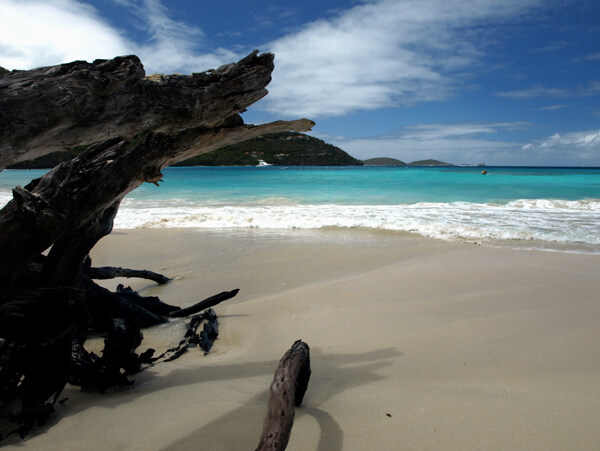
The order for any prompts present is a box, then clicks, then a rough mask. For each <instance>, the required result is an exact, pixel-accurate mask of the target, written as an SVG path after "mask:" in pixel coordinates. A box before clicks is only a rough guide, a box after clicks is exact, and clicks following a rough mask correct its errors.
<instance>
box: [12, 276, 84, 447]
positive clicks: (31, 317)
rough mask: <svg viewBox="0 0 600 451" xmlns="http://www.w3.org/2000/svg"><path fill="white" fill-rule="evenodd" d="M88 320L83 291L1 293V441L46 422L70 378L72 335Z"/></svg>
mask: <svg viewBox="0 0 600 451" xmlns="http://www.w3.org/2000/svg"><path fill="white" fill-rule="evenodd" d="M3 301H4V302H3ZM88 319H89V318H88V316H87V311H86V309H85V306H84V305H83V291H82V290H77V289H74V288H68V287H60V288H52V289H51V288H42V289H29V290H14V291H13V290H11V291H10V292H8V291H7V292H3V293H1V294H0V336H1V337H3V338H4V339H5V340H4V342H3V343H2V344H1V345H0V441H1V440H2V439H3V438H4V437H5V436H6V435H8V434H10V433H18V434H20V435H21V436H24V435H25V434H26V433H27V432H28V431H29V430H30V429H31V428H32V427H34V426H36V425H41V424H43V423H45V422H46V420H47V419H48V417H49V415H50V414H51V413H52V412H53V410H54V408H53V406H54V403H55V402H56V400H57V398H58V396H59V395H60V393H61V392H62V390H63V388H64V386H65V384H66V382H67V379H68V378H69V371H70V361H71V343H72V341H73V338H74V336H75V335H76V334H77V333H78V332H79V331H80V330H81V329H80V325H82V324H83V325H85V324H86V323H87V321H88Z"/></svg>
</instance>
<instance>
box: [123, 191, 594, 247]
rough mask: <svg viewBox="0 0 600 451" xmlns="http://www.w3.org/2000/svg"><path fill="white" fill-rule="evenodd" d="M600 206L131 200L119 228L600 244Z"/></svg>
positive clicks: (529, 202)
mask: <svg viewBox="0 0 600 451" xmlns="http://www.w3.org/2000/svg"><path fill="white" fill-rule="evenodd" d="M599 225H600V200H596V199H592V200H581V201H564V200H545V199H538V200H517V201H513V202H509V203H507V204H504V205H499V204H477V203H468V202H453V203H417V204H406V205H385V206H378V205H375V206H374V205H362V206H361V205H358V206H357V205H352V206H348V205H299V204H288V205H284V204H281V203H279V202H275V203H274V205H257V204H245V205H236V206H226V205H225V206H224V205H218V204H215V205H206V204H202V205H200V204H196V205H195V204H193V203H190V202H188V203H187V204H183V205H181V204H179V205H177V203H176V202H167V203H165V202H153V203H151V204H150V203H147V202H144V207H142V204H141V203H140V201H130V202H124V203H123V206H122V208H121V210H120V211H119V214H118V216H117V219H116V223H115V227H117V228H137V227H146V228H155V227H194V228H264V229H293V228H298V229H318V228H324V227H341V228H358V227H360V228H371V229H381V230H397V231H405V232H415V233H419V234H421V235H424V236H429V237H435V238H442V239H468V240H479V239H497V240H542V241H552V242H572V243H578V242H580V243H589V244H600V227H599Z"/></svg>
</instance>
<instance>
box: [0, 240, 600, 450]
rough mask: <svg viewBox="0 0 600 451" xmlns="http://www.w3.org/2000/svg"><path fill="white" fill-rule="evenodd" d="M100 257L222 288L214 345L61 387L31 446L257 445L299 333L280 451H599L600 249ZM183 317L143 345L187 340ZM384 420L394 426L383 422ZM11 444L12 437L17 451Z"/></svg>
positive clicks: (311, 247)
mask: <svg viewBox="0 0 600 451" xmlns="http://www.w3.org/2000/svg"><path fill="white" fill-rule="evenodd" d="M92 259H93V263H94V265H98V266H100V265H114V266H123V267H132V268H136V269H150V270H154V271H157V272H162V273H164V274H166V275H168V276H176V279H175V280H174V281H172V282H171V283H169V284H167V285H165V286H157V285H154V284H153V283H152V282H148V281H139V280H131V279H130V280H125V281H123V280H114V281H106V282H103V284H105V285H107V286H114V285H116V283H119V282H124V283H126V284H130V285H132V287H133V288H134V289H138V290H140V293H141V294H143V295H157V296H160V297H161V299H163V300H164V301H165V302H168V303H173V304H176V305H181V306H185V305H189V304H191V303H193V302H195V301H197V300H199V299H201V298H203V297H208V296H210V295H212V294H215V293H217V292H219V291H223V290H229V289H233V288H241V292H240V294H238V296H237V297H236V298H234V299H232V300H230V301H226V302H225V303H223V304H221V305H219V306H217V307H216V309H215V310H216V312H217V315H218V316H219V320H220V336H219V339H218V340H217V341H216V342H215V347H214V350H213V351H212V352H211V353H210V354H209V355H207V356H205V357H204V356H202V355H201V353H199V352H196V351H191V352H188V353H187V354H186V355H184V356H183V357H182V358H181V359H179V360H177V361H175V362H171V363H163V364H161V365H159V366H157V367H155V368H153V369H151V370H148V371H145V372H143V373H141V374H140V375H137V376H136V377H135V379H136V383H135V384H134V386H133V387H131V388H130V389H127V390H123V391H119V392H113V393H109V394H106V395H94V394H86V393H81V392H79V391H77V390H75V389H73V388H67V389H66V390H65V392H64V393H63V395H62V396H61V398H64V397H69V398H70V399H69V401H67V402H66V403H65V404H64V405H57V409H56V410H57V414H56V415H55V416H54V418H53V419H52V420H51V424H50V426H49V427H44V428H42V429H41V430H40V431H39V433H37V434H36V433H34V434H32V435H31V436H30V437H29V438H28V440H26V441H25V442H23V443H21V444H16V445H12V446H14V447H15V448H16V447H22V446H25V447H27V448H30V449H45V450H47V449H57V450H58V449H61V450H64V449H157V450H158V449H173V450H175V449H178V450H182V449H183V450H185V449H198V448H203V449H211V450H212V449H250V448H251V447H253V446H255V444H256V443H258V437H259V436H260V431H261V427H262V420H263V417H264V413H265V409H266V401H267V389H268V386H269V384H270V381H271V379H272V377H273V371H274V370H275V366H276V364H277V361H278V360H279V358H280V357H281V356H282V355H283V353H284V352H285V351H286V350H287V349H288V348H289V346H290V345H291V344H292V343H293V341H294V340H296V339H303V340H304V341H306V342H307V343H308V344H309V346H310V347H311V360H312V362H311V366H312V370H313V375H312V378H311V381H310V383H309V386H308V391H307V393H306V397H305V400H304V403H303V405H302V407H300V408H299V409H298V410H297V412H296V421H295V423H294V428H293V430H292V435H291V440H290V444H289V446H288V449H290V450H292V449H302V450H311V449H315V450H317V449H328V450H341V449H399V448H404V449H457V450H458V449H472V448H483V449H498V450H500V449H542V448H543V449H567V448H568V449H591V448H593V447H594V446H596V445H597V443H598V442H599V441H600V432H598V428H597V424H598V423H599V422H600V383H599V382H600V376H598V375H599V374H600V358H599V357H598V355H599V354H598V346H599V345H600V331H599V330H598V327H597V318H598V317H600V303H599V302H598V301H597V299H598V282H597V270H598V268H599V267H600V255H597V254H569V253H561V252H542V251H530V250H514V249H507V248H494V247H485V246H476V245H468V244H462V243H450V242H445V241H439V240H434V239H428V238H422V237H419V236H412V235H408V234H406V235H402V236H399V235H398V234H387V235H386V234H380V233H370V232H368V231H356V230H354V231H340V230H326V231H311V232H310V233H308V232H296V231H283V232H265V231H261V230H241V231H233V232H232V231H231V230H227V231H223V232H221V231H215V230H208V231H207V230H194V229H145V230H144V229H143V230H115V231H114V232H113V234H111V235H109V236H108V237H105V238H104V239H103V240H102V241H101V242H100V243H99V244H98V246H97V247H96V248H95V249H94V251H93V253H92ZM179 327H180V325H178V324H169V325H167V326H159V327H158V328H155V329H153V330H149V331H146V332H145V336H146V341H145V345H146V346H149V345H159V344H161V345H162V346H168V345H170V344H171V343H170V342H169V341H170V340H171V341H172V340H178V338H179V335H178V333H179V332H180V329H178V328H179ZM388 414H389V415H390V416H388ZM10 447H11V445H8V448H10Z"/></svg>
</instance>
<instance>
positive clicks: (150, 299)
mask: <svg viewBox="0 0 600 451" xmlns="http://www.w3.org/2000/svg"><path fill="white" fill-rule="evenodd" d="M116 293H117V294H118V295H119V296H120V297H122V298H123V299H127V300H128V301H129V302H131V303H133V304H135V305H137V306H139V307H142V308H144V309H146V310H148V311H149V312H152V313H155V314H156V315H161V316H165V317H166V316H169V314H170V313H173V312H175V311H178V310H181V307H177V306H176V305H169V304H167V303H166V302H163V301H161V300H160V298H159V297H157V296H141V295H140V294H138V293H137V292H136V291H133V290H132V289H131V287H125V286H123V284H119V285H117V291H116Z"/></svg>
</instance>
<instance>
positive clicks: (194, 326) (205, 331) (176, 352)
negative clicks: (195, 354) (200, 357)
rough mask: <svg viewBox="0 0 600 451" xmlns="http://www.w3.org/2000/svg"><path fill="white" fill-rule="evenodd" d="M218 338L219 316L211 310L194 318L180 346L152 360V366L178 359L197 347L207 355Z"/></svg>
mask: <svg viewBox="0 0 600 451" xmlns="http://www.w3.org/2000/svg"><path fill="white" fill-rule="evenodd" d="M202 324H203V325H204V326H203V327H202V330H201V331H200V332H198V329H199V328H200V325H202ZM218 336H219V323H218V321H217V315H216V314H215V311H214V310H213V309H211V308H209V309H208V310H206V311H204V312H202V313H199V314H197V315H194V316H192V318H191V320H190V322H189V323H188V325H187V328H186V332H185V336H184V337H183V339H182V340H181V341H180V342H179V344H178V345H177V346H175V347H173V348H171V349H168V350H167V351H165V352H164V353H162V354H161V355H159V356H158V357H156V358H154V359H152V361H151V365H156V364H157V363H160V362H170V361H172V360H175V359H178V358H179V357H181V356H182V355H183V354H185V353H186V352H187V350H188V349H190V348H194V347H197V346H199V347H200V348H201V349H202V350H203V351H204V354H205V355H206V354H208V352H209V351H210V350H211V348H212V346H213V344H214V342H215V340H216V339H217V337H218Z"/></svg>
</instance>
